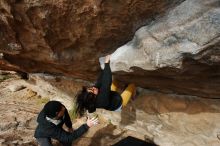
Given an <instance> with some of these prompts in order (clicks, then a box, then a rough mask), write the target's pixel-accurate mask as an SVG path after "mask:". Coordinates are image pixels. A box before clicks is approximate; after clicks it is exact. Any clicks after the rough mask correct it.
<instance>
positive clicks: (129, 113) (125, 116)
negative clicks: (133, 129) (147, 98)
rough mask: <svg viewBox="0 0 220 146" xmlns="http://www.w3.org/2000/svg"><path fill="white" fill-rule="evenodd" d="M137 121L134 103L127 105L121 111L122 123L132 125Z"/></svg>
mask: <svg viewBox="0 0 220 146" xmlns="http://www.w3.org/2000/svg"><path fill="white" fill-rule="evenodd" d="M135 121H136V108H135V105H134V104H133V103H130V104H128V105H127V106H125V107H124V108H123V109H122V111H121V121H120V124H121V125H123V126H126V125H130V124H133V123H135Z"/></svg>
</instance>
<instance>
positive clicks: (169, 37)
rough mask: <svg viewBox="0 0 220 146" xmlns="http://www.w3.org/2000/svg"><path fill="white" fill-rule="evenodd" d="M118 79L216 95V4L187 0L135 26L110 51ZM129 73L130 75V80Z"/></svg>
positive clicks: (219, 39) (219, 66)
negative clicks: (127, 37)
mask: <svg viewBox="0 0 220 146" xmlns="http://www.w3.org/2000/svg"><path fill="white" fill-rule="evenodd" d="M111 61H112V70H114V71H121V70H124V71H130V72H132V71H133V72H132V73H130V75H128V74H125V75H124V74H123V75H121V76H119V77H118V79H120V80H122V81H123V80H124V81H125V80H128V81H130V82H136V83H138V84H139V85H142V86H145V87H148V88H157V89H161V90H163V91H178V92H180V93H184V94H191V95H199V96H203V97H216V98H218V97H219V96H220V92H219V91H220V86H219V85H220V84H219V83H220V2H219V0H211V1H202V0H193V1H191V0H187V1H184V2H183V3H181V4H180V5H179V6H177V7H176V8H174V9H173V10H171V11H170V12H169V13H168V14H167V15H166V16H164V17H163V18H161V19H159V20H156V21H155V22H153V23H152V24H150V25H147V26H144V27H142V28H140V29H139V30H138V31H137V32H136V33H135V36H134V38H133V40H132V41H130V42H128V43H127V44H126V45H124V46H122V47H120V48H118V49H117V50H116V51H115V52H114V54H113V55H112V59H111ZM132 76H135V78H132Z"/></svg>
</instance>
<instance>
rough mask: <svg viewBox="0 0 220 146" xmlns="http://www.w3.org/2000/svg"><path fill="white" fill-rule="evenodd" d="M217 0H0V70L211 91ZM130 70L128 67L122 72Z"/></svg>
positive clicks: (215, 81)
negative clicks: (108, 74) (105, 59)
mask: <svg viewBox="0 0 220 146" xmlns="http://www.w3.org/2000/svg"><path fill="white" fill-rule="evenodd" d="M219 5H220V4H219V0H193V1H192V0H186V1H184V0H173V1H168V0H166V1H164V0H149V1H147V2H146V1H140V0H128V1H123V0H115V1H107V0H105V1H104V0H85V1H81V0H77V1H70V0H56V1H55V0H45V1H39V0H33V1H30V0H1V1H0V16H1V17H0V52H2V53H3V54H1V55H0V58H1V59H0V68H1V69H9V70H21V71H25V72H51V73H57V74H60V73H61V74H65V75H67V76H74V77H79V78H83V79H88V80H92V79H94V78H95V75H96V74H97V71H98V70H99V66H98V58H99V57H100V56H103V55H105V54H107V53H112V52H113V51H115V50H116V48H117V47H119V46H121V45H123V44H125V43H126V42H127V41H129V40H131V39H132V37H133V34H134V33H135V31H136V30H137V29H138V28H140V27H141V26H143V25H145V26H144V27H142V28H140V29H138V31H137V32H136V33H135V36H134V38H133V40H132V41H131V42H129V43H127V44H126V45H125V46H122V47H120V48H118V49H117V51H116V52H115V53H114V54H113V56H112V69H113V70H114V71H126V72H116V75H117V76H116V77H117V78H118V79H120V80H121V81H123V82H125V81H126V82H134V83H136V84H137V85H138V86H142V87H146V88H156V89H160V90H162V91H175V92H180V93H184V94H192V95H199V96H204V97H219V95H220V93H219V87H220V86H219V84H220V71H219V70H220V67H219V64H220V63H219V62H220V59H219V54H220V53H219V31H220V28H219V26H220V25H219V23H220V20H219V19H220V9H219ZM131 70H134V72H132V73H127V71H131Z"/></svg>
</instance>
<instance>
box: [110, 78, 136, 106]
mask: <svg viewBox="0 0 220 146" xmlns="http://www.w3.org/2000/svg"><path fill="white" fill-rule="evenodd" d="M117 87H118V83H117V82H116V81H112V85H111V91H117ZM135 90H136V87H135V85H134V84H129V85H128V86H127V87H126V89H125V90H124V91H123V92H122V93H121V97H122V106H126V105H127V103H128V101H129V100H130V99H131V97H132V95H133V94H134V92H135Z"/></svg>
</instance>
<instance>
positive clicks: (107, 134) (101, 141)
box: [89, 124, 125, 146]
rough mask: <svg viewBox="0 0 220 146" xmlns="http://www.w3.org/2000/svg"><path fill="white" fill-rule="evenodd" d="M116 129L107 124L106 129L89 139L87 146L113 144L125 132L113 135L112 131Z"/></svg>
mask: <svg viewBox="0 0 220 146" xmlns="http://www.w3.org/2000/svg"><path fill="white" fill-rule="evenodd" d="M115 129H117V127H116V126H115V125H112V124H109V125H107V126H106V127H104V128H102V129H100V130H98V131H97V132H96V133H95V134H94V136H93V137H92V139H91V143H90V144H89V146H104V145H105V146H107V145H108V144H109V143H114V142H117V141H119V140H120V138H121V137H122V135H123V134H124V132H125V131H121V132H120V133H119V134H116V135H113V131H114V130H115Z"/></svg>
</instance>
